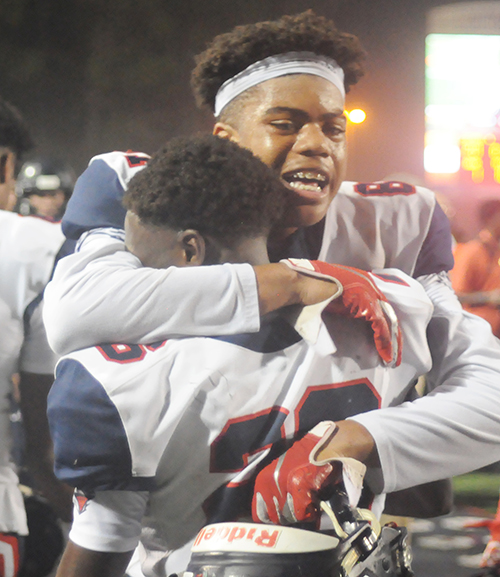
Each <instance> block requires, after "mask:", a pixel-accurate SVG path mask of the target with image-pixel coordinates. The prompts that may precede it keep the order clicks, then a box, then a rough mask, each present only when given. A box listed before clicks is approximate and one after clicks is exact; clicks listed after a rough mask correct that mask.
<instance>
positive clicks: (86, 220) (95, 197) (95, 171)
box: [62, 159, 126, 240]
mask: <svg viewBox="0 0 500 577" xmlns="http://www.w3.org/2000/svg"><path fill="white" fill-rule="evenodd" d="M123 192H124V190H123V186H122V185H121V183H120V180H119V179H118V176H117V174H116V172H115V171H114V170H113V169H112V168H111V167H110V166H109V165H108V164H107V163H106V162H104V160H101V159H97V160H94V161H93V162H91V163H90V165H89V166H88V167H87V169H86V170H85V172H84V173H83V174H82V175H81V176H80V178H78V180H77V181H76V184H75V189H74V191H73V194H72V195H71V198H70V199H69V202H68V206H67V207H66V212H65V214H64V216H63V219H62V230H63V233H64V234H65V235H66V237H67V238H72V239H76V240H77V239H78V238H80V236H81V235H82V234H83V233H84V232H86V231H88V230H92V229H94V228H101V227H113V228H123V227H124V222H125V213H126V210H125V208H124V207H123V205H122V198H123Z"/></svg>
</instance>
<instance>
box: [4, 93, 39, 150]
mask: <svg viewBox="0 0 500 577" xmlns="http://www.w3.org/2000/svg"><path fill="white" fill-rule="evenodd" d="M0 146H2V147H5V148H9V149H10V150H11V151H12V152H14V153H15V154H16V157H17V160H18V161H19V160H20V159H21V158H22V156H23V154H24V153H26V152H28V150H31V149H32V148H33V146H34V144H33V140H32V139H31V136H30V133H29V131H28V128H27V126H26V124H25V122H24V120H23V117H22V116H21V113H20V112H19V110H17V108H15V107H14V106H12V104H9V103H8V102H6V101H5V100H3V99H2V98H0Z"/></svg>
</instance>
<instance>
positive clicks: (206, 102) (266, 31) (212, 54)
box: [191, 10, 366, 111]
mask: <svg viewBox="0 0 500 577" xmlns="http://www.w3.org/2000/svg"><path fill="white" fill-rule="evenodd" d="M300 51H307V52H314V53H315V54H318V55H321V56H328V57H329V58H333V59H334V60H336V61H337V63H338V64H339V66H340V67H341V68H342V69H343V70H344V84H345V89H346V91H347V92H348V91H349V89H350V87H351V86H352V85H354V84H356V82H357V81H358V80H359V79H360V78H361V76H362V75H363V62H364V59H365V57H366V54H365V51H364V49H363V48H362V46H361V43H360V42H359V40H358V38H357V37H356V36H354V35H352V34H347V33H344V32H340V31H339V30H338V29H337V27H336V26H335V23H334V22H333V21H332V20H328V19H327V18H324V17H323V16H317V15H316V14H314V12H312V10H308V11H307V12H302V13H301V14H296V15H294V16H282V17H281V18H280V19H279V20H275V21H266V22H258V23H257V24H247V25H244V26H237V27H236V28H234V30H232V31H231V32H227V33H225V34H220V35H219V36H216V37H215V38H214V39H213V40H212V42H210V43H209V45H208V47H207V48H206V50H205V51H204V52H202V53H201V54H199V55H198V56H197V57H196V67H195V68H194V70H193V73H192V76H191V86H192V88H193V92H194V95H195V98H196V102H197V104H198V105H199V106H208V107H209V108H211V110H212V111H213V110H214V102H215V96H216V94H217V92H218V90H219V88H220V87H221V86H222V84H224V82H226V80H228V79H229V78H232V77H233V76H235V75H236V74H238V73H239V72H241V71H243V70H245V68H247V67H248V66H250V65H251V64H253V63H255V62H257V61H259V60H263V59H264V58H267V57H269V56H275V55H277V54H284V53H285V52H300Z"/></svg>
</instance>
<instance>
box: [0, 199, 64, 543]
mask: <svg viewBox="0 0 500 577" xmlns="http://www.w3.org/2000/svg"><path fill="white" fill-rule="evenodd" d="M63 242H64V236H63V234H62V231H61V226H60V224H56V223H52V222H48V221H45V220H43V219H40V218H36V217H24V216H20V215H18V214H15V213H12V212H7V211H4V210H0V531H4V532H17V533H19V534H21V535H25V534H27V530H28V529H27V525H26V515H25V511H24V503H23V498H22V495H21V493H20V491H19V489H18V486H17V485H18V479H17V476H16V474H15V471H14V466H13V464H12V462H11V458H10V449H11V443H10V437H11V436H10V418H9V416H10V394H11V392H12V381H11V377H12V374H13V373H14V372H16V371H18V370H19V368H22V369H25V370H29V369H31V370H32V371H33V372H37V370H38V372H41V373H51V372H52V370H53V368H54V364H55V361H56V357H55V356H54V354H53V353H52V352H51V351H50V349H49V350H48V351H47V349H46V347H47V342H46V337H45V334H44V331H38V330H37V333H39V332H41V336H40V337H37V338H36V339H35V338H34V335H31V337H30V338H31V340H30V344H29V345H28V346H26V347H25V349H23V350H22V349H21V347H22V344H23V339H24V329H23V317H24V313H25V310H26V307H27V306H28V305H29V304H30V303H31V302H32V301H33V300H34V299H35V298H36V297H37V296H38V295H39V294H40V293H41V292H42V291H43V288H44V287H45V285H46V284H47V282H48V281H49V278H50V275H51V272H52V269H53V267H54V261H55V257H56V254H57V253H58V251H59V249H60V247H61V245H62V244H63ZM42 349H43V351H44V354H43V358H42V355H41V350H42ZM45 353H46V354H45ZM34 358H37V359H38V360H37V363H36V366H35V364H34ZM35 369H37V370H35Z"/></svg>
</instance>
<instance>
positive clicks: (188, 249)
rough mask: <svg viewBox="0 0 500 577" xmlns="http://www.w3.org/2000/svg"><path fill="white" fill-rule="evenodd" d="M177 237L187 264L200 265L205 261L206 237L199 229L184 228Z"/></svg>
mask: <svg viewBox="0 0 500 577" xmlns="http://www.w3.org/2000/svg"><path fill="white" fill-rule="evenodd" d="M177 239H178V241H179V246H180V248H181V250H182V256H183V259H184V262H185V265H186V266H200V265H202V264H203V263H204V262H205V253H206V245H205V239H204V238H203V237H202V236H201V234H200V233H199V232H198V231H197V230H193V229H187V230H182V231H181V232H179V234H178V235H177Z"/></svg>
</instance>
